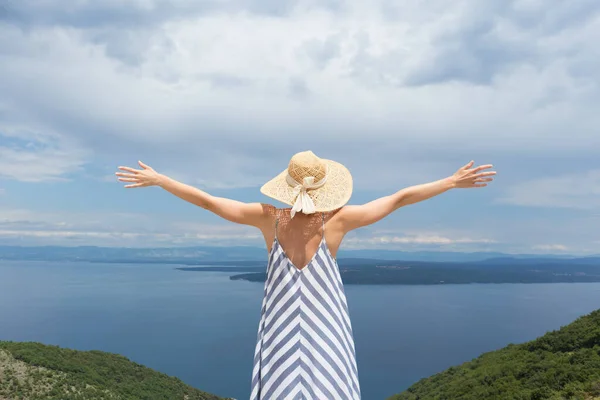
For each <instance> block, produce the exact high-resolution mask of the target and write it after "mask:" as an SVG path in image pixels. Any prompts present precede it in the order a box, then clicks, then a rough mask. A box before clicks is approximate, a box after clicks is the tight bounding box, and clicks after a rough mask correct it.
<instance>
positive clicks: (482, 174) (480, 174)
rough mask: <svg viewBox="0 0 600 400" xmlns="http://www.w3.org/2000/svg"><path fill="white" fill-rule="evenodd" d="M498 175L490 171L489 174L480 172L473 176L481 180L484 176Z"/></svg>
mask: <svg viewBox="0 0 600 400" xmlns="http://www.w3.org/2000/svg"><path fill="white" fill-rule="evenodd" d="M489 175H496V171H488V172H480V173H478V174H475V175H473V177H475V178H479V177H482V176H489Z"/></svg>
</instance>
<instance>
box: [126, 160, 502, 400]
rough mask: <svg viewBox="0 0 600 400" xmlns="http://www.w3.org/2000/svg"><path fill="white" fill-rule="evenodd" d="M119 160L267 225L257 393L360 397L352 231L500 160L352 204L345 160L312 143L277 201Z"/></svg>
mask: <svg viewBox="0 0 600 400" xmlns="http://www.w3.org/2000/svg"><path fill="white" fill-rule="evenodd" d="M139 164H140V166H141V168H142V169H141V170H137V169H133V168H128V167H119V169H121V170H124V171H127V172H117V173H116V175H118V176H119V177H120V178H119V180H120V181H123V182H129V184H128V185H126V186H125V187H126V188H137V187H146V186H160V187H162V188H163V189H165V190H167V191H168V192H170V193H172V194H174V195H176V196H178V197H180V198H182V199H184V200H186V201H188V202H190V203H193V204H196V205H198V206H200V207H202V208H204V209H206V210H209V211H212V212H213V213H215V214H217V215H219V216H220V217H222V218H225V219H227V220H229V221H232V222H236V223H240V224H246V225H251V226H254V227H256V228H258V229H260V230H261V232H262V234H263V236H264V239H265V242H266V245H267V248H268V251H269V258H268V264H267V280H266V282H265V286H264V296H263V301H262V309H261V317H260V323H259V328H258V337H257V343H256V347H255V357H254V368H253V373H252V384H251V396H250V398H251V400H259V399H319V400H322V399H352V400H355V399H360V386H359V381H358V370H357V367H356V358H355V349H354V339H353V335H352V326H351V323H350V318H349V314H348V306H347V302H346V296H345V293H344V287H343V284H342V280H341V277H340V273H339V269H338V267H337V263H336V259H335V255H336V254H337V251H338V248H339V246H340V243H341V242H342V239H343V237H344V236H345V235H346V234H347V233H348V232H350V231H351V230H353V229H357V228H360V227H363V226H366V225H370V224H373V223H375V222H377V221H379V220H381V219H382V218H384V217H385V216H387V215H389V214H390V213H392V212H393V211H395V210H397V209H398V208H400V207H402V206H406V205H409V204H414V203H417V202H419V201H423V200H426V199H428V198H431V197H433V196H436V195H438V194H441V193H443V192H445V191H447V190H449V189H452V188H474V187H484V186H487V183H485V182H489V181H491V180H492V179H493V178H491V177H489V176H491V175H495V174H496V172H494V171H487V172H480V171H482V170H484V169H488V168H491V167H492V165H490V164H488V165H482V166H479V167H476V168H471V167H472V165H473V161H471V162H469V163H468V164H467V165H465V166H463V167H461V168H459V169H458V170H457V171H456V172H455V173H454V174H453V175H451V176H449V177H447V178H444V179H440V180H438V181H435V182H430V183H426V184H422V185H416V186H411V187H408V188H405V189H402V190H400V191H398V192H396V193H394V194H392V195H389V196H385V197H382V198H379V199H377V200H374V201H371V202H369V203H366V204H363V205H346V203H347V202H348V200H349V199H350V195H351V194H352V176H351V175H350V172H349V171H348V169H347V168H346V167H344V166H343V165H342V164H340V163H337V162H335V161H331V160H326V159H321V158H319V157H317V156H316V155H315V154H314V153H313V152H311V151H304V152H300V153H297V154H295V155H294V156H293V157H292V158H291V160H290V162H289V164H288V168H286V169H285V170H284V171H282V172H281V173H280V174H279V175H277V176H276V177H275V178H273V179H271V180H270V181H269V182H267V183H266V184H265V185H263V187H262V188H261V192H262V193H263V194H265V195H267V196H269V197H271V198H273V199H276V200H279V201H281V202H283V203H285V204H288V205H291V206H292V207H291V208H276V207H275V206H272V205H268V204H263V203H243V202H239V201H235V200H230V199H226V198H222V197H215V196H211V195H210V194H208V193H206V192H204V191H202V190H199V189H196V188H194V187H192V186H188V185H186V184H183V183H180V182H177V181H175V180H173V179H171V178H169V177H167V176H164V175H161V174H159V173H157V172H156V171H155V170H154V169H152V168H151V167H149V166H147V165H146V164H144V163H142V162H141V161H140V162H139Z"/></svg>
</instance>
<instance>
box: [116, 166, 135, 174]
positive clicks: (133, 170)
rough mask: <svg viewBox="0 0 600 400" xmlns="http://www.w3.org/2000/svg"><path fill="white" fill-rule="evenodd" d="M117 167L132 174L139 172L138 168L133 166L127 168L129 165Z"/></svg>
mask: <svg viewBox="0 0 600 400" xmlns="http://www.w3.org/2000/svg"><path fill="white" fill-rule="evenodd" d="M119 169H121V170H123V171H129V172H133V173H134V174H138V173H139V172H140V170H139V169H133V168H129V167H119Z"/></svg>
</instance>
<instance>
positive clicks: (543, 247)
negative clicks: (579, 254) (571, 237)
mask: <svg viewBox="0 0 600 400" xmlns="http://www.w3.org/2000/svg"><path fill="white" fill-rule="evenodd" d="M531 248H532V249H533V250H542V251H567V250H569V248H568V247H567V246H565V245H562V244H538V245H535V246H532V247H531Z"/></svg>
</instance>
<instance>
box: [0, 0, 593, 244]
mask: <svg viewBox="0 0 600 400" xmlns="http://www.w3.org/2000/svg"><path fill="white" fill-rule="evenodd" d="M599 41H600V3H598V1H597V0H578V1H576V2H567V1H564V0H545V1H541V0H487V1H485V2H483V1H480V0H456V1H452V2H449V1H446V0H431V1H428V2H423V1H417V0H396V1H392V0H325V1H323V0H322V1H315V0H298V1H296V0H202V1H191V0H188V1H184V0H171V1H167V0H128V1H124V0H121V1H119V0H104V1H91V0H80V1H77V2H73V1H66V0H43V1H40V0H0V244H22V245H37V244H43V245H46V244H51V245H99V246H182V245H185V246H188V245H196V244H219V245H220V244H228V243H236V244H250V245H257V246H264V243H262V239H261V237H260V235H259V233H258V232H256V231H254V230H252V229H251V228H247V227H244V226H239V225H235V224H231V223H229V222H224V221H220V220H219V219H218V218H217V217H215V216H213V215H210V214H209V213H207V212H206V211H204V210H202V209H200V208H197V207H195V206H192V205H190V204H187V203H185V202H183V201H182V200H180V199H178V198H176V197H174V196H173V195H170V194H169V193H167V192H165V191H162V190H161V189H159V188H155V187H152V188H142V189H124V188H123V184H122V183H120V182H118V181H117V180H116V177H115V176H114V172H115V171H116V168H117V166H119V165H128V166H133V167H136V163H137V161H138V160H142V161H144V162H145V163H147V164H149V165H151V166H152V167H153V168H155V169H156V170H157V171H159V172H161V173H164V174H167V175H169V176H171V177H173V178H175V179H178V180H181V181H183V182H185V183H188V184H192V185H195V186H197V187H200V188H201V189H204V190H206V191H208V192H210V193H213V194H216V195H220V196H228V197H232V198H235V199H239V200H243V201H269V199H267V198H266V197H264V196H262V195H261V194H260V193H259V190H258V189H259V187H260V186H261V184H262V183H263V182H265V181H266V180H267V179H270V178H271V177H272V176H274V175H275V174H277V173H278V172H280V171H281V170H283V169H284V168H285V167H286V166H287V162H288V160H289V158H290V156H291V155H292V154H294V153H295V152H297V151H302V150H307V149H310V150H312V151H314V152H315V153H316V154H317V155H319V156H321V157H324V158H329V159H334V160H337V161H340V162H342V163H344V164H345V165H347V166H348V168H349V169H350V171H351V172H352V174H353V176H354V181H355V190H354V195H353V198H352V200H351V203H352V204H359V203H362V202H366V201H368V200H371V199H374V198H376V197H379V196H382V195H387V194H390V193H393V192H395V191H397V190H399V189H401V188H403V187H406V186H410V185H415V184H420V183H425V182H429V181H433V180H437V179H440V178H443V177H446V176H448V175H451V174H452V173H454V172H455V171H456V169H458V168H459V167H460V166H462V165H464V164H466V163H467V162H469V161H470V160H474V161H475V163H476V165H480V164H488V163H491V164H493V165H494V170H496V171H497V172H498V174H497V176H496V178H495V180H494V181H493V182H492V183H491V185H490V186H488V187H485V188H482V189H456V190H452V191H449V192H446V193H444V194H442V195H440V196H438V197H435V198H433V199H430V200H427V201H425V202H422V203H419V204H416V205H411V206H408V207H405V208H401V209H399V210H398V211H396V212H395V213H394V214H393V215H392V216H390V217H388V218H387V219H385V220H383V221H381V222H379V223H377V224H375V225H372V226H370V227H368V228H363V229H362V230H359V231H356V232H353V233H351V234H350V235H348V236H347V238H346V242H345V246H346V247H347V248H393V249H400V250H407V251H410V250H445V251H484V250H494V251H504V252H508V253H540V254H547V253H551V254H560V253H562V254H565V253H566V254H577V255H585V254H593V253H595V254H598V253H600V250H599V249H600V133H599V131H598V130H599V126H600V116H599V115H598V112H597V111H598V108H599V107H598V106H599V105H600V68H599V67H600V65H599V64H600V62H599V61H598V60H599V59H600V47H599V46H598V45H597V44H598V42H599ZM278 205H281V204H278Z"/></svg>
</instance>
